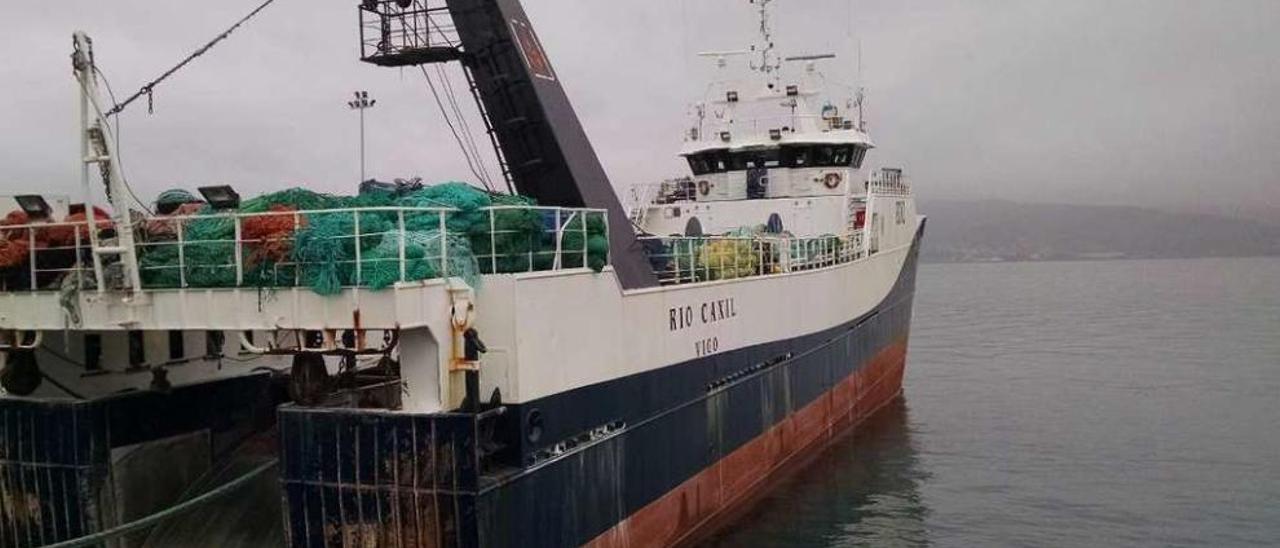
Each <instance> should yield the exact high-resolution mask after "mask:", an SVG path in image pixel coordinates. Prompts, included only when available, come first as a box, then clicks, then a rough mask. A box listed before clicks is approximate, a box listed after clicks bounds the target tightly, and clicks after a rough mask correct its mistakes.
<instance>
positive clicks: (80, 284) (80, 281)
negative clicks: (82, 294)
mask: <svg viewBox="0 0 1280 548" xmlns="http://www.w3.org/2000/svg"><path fill="white" fill-rule="evenodd" d="M71 230H72V231H73V232H75V235H76V236H75V257H76V262H75V265H76V290H81V289H84V261H83V258H82V257H81V250H80V246H81V245H83V244H82V243H81V242H80V228H79V227H77V226H76V225H74V224H72V225H71Z"/></svg>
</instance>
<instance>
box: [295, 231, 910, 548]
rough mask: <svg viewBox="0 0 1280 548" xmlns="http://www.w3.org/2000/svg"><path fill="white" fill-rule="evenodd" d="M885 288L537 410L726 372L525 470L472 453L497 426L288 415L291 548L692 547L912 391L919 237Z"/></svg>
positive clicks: (464, 419)
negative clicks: (789, 330) (797, 327)
mask: <svg viewBox="0 0 1280 548" xmlns="http://www.w3.org/2000/svg"><path fill="white" fill-rule="evenodd" d="M922 233H923V226H921V230H920V232H919V233H918V234H917V238H916V239H915V244H914V245H912V246H911V250H910V252H909V253H908V256H907V258H906V260H905V261H903V263H902V268H901V269H900V270H899V272H898V278H897V280H896V282H895V283H893V287H892V289H891V290H890V291H889V292H888V294H887V296H886V297H885V298H884V299H883V300H882V301H881V302H880V303H879V304H878V305H877V306H875V307H874V308H873V309H871V310H869V311H865V312H864V313H862V314H859V315H858V316H857V317H855V318H852V319H850V320H848V321H846V322H844V323H841V324H840V325H837V326H834V327H831V328H828V329H824V330H822V331H820V332H817V333H812V334H808V335H804V336H801V337H795V338H789V339H784V340H776V341H770V342H766V343H762V344H757V345H753V346H749V347H745V348H738V349H735V350H732V351H728V352H725V353H721V354H717V355H714V356H708V357H705V358H700V359H695V360H691V361H688V362H684V363H681V364H677V365H672V366H669V367H665V368H660V369H657V370H653V371H649V372H646V373H643V374H639V375H631V376H627V377H623V378H619V379H615V380H612V381H608V382H605V383H599V384H595V385H592V386H590V387H584V388H580V389H576V390H572V391H568V392H565V393H562V394H556V395H554V396H551V397H547V398H542V399H539V400H535V401H531V402H526V403H518V404H508V405H507V406H506V408H505V409H504V411H505V412H504V413H503V415H502V417H527V416H528V413H529V410H530V409H531V408H535V407H536V408H539V409H543V410H546V409H553V410H557V411H556V412H557V413H559V414H563V413H566V412H571V410H572V409H574V408H577V409H580V410H583V411H582V412H583V413H586V412H588V411H587V410H590V409H593V408H598V407H601V406H602V404H601V402H604V401H609V400H613V401H614V402H616V401H618V400H628V401H634V400H637V399H644V398H645V393H647V392H649V391H650V390H651V389H652V387H655V386H656V387H664V386H666V387H673V388H674V387H685V388H687V386H685V385H687V384H688V383H689V382H700V383H703V382H705V381H703V380H695V379H701V378H703V377H700V376H699V375H697V374H694V372H696V371H706V370H708V369H715V370H721V371H723V370H725V365H726V364H736V365H737V366H740V367H737V368H736V370H735V369H734V368H729V369H730V370H735V371H736V372H733V373H731V374H729V375H728V376H726V377H724V378H721V379H718V380H716V381H715V382H712V383H707V384H700V386H699V390H698V392H699V393H700V395H699V396H698V397H695V398H692V399H688V400H686V401H683V402H681V403H679V404H676V405H671V406H665V407H663V408H661V409H657V410H654V411H653V412H651V413H649V414H647V416H645V417H644V418H642V419H640V420H636V421H632V422H628V423H626V424H625V425H620V426H619V427H618V428H617V429H616V430H611V431H608V432H600V433H599V435H598V436H593V437H591V439H584V440H582V441H581V442H580V443H576V444H572V445H571V446H568V447H560V448H557V450H556V451H555V452H554V454H552V455H551V456H549V457H547V456H544V458H541V459H539V460H537V461H536V462H534V463H532V464H529V463H524V464H523V465H520V466H508V467H496V466H492V465H486V463H485V462H484V460H483V459H481V458H479V457H477V456H476V454H477V452H478V451H477V450H478V448H480V447H482V446H483V445H484V444H485V440H487V439H490V437H492V436H493V434H491V432H494V431H497V432H499V434H498V436H497V437H499V438H501V434H500V433H501V431H502V428H503V426H502V425H503V423H504V419H503V418H502V417H497V418H492V417H490V418H485V417H477V416H475V415H461V414H410V413H393V412H374V411H367V410H343V409H301V408H286V409H283V410H282V411H281V420H280V424H281V436H282V439H281V445H282V447H283V448H284V449H285V454H284V463H283V464H284V466H283V480H282V486H283V488H284V502H285V511H286V514H287V516H288V518H287V520H286V521H287V526H288V531H287V536H288V538H289V540H290V543H291V545H293V546H348V545H361V546H365V545H377V546H406V547H408V546H579V545H590V546H599V547H619V546H621V547H641V546H666V545H671V544H679V543H684V542H689V541H691V540H694V539H696V538H698V537H699V536H700V535H702V534H705V533H707V532H709V531H711V530H713V529H714V528H715V527H716V526H717V525H719V524H722V523H723V522H724V519H725V518H726V517H727V516H730V515H732V514H733V513H734V512H735V511H736V510H740V509H742V508H745V507H747V506H749V504H750V502H751V501H752V500H753V497H754V496H755V495H757V494H759V493H761V492H763V491H764V490H766V489H767V487H768V486H769V485H770V481H769V480H770V479H771V478H774V477H777V476H778V475H779V473H781V472H786V471H789V470H790V469H793V468H794V467H797V466H799V465H801V464H802V463H803V462H804V461H805V460H806V459H807V458H809V457H812V456H814V455H815V454H816V453H818V452H819V451H820V450H821V449H822V448H823V447H825V446H826V445H827V444H828V443H830V442H831V441H833V440H835V439H836V438H838V437H840V436H841V435H842V434H844V433H846V432H848V431H850V430H852V429H854V428H856V426H857V425H858V424H860V423H861V422H862V421H864V420H865V419H866V418H868V417H870V416H871V415H872V414H874V413H875V412H876V411H877V410H878V409H880V408H881V407H883V406H884V405H885V404H887V403H889V402H891V401H893V399H895V398H896V397H898V396H899V394H900V393H901V390H902V378H903V373H904V368H905V357H906V349H907V341H908V336H909V332H910V324H911V306H912V298H913V295H914V285H915V283H914V282H915V268H916V255H917V249H918V244H919V235H920V234H922Z"/></svg>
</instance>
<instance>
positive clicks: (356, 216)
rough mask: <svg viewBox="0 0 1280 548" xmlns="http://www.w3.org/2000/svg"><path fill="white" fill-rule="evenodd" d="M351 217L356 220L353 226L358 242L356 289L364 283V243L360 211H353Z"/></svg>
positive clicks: (356, 242)
mask: <svg viewBox="0 0 1280 548" xmlns="http://www.w3.org/2000/svg"><path fill="white" fill-rule="evenodd" d="M351 216H352V218H353V220H354V225H353V226H354V232H355V233H356V241H355V244H356V280H355V282H356V287H360V284H361V283H362V282H363V281H364V277H363V276H362V274H363V273H364V263H363V262H362V261H361V260H360V244H361V243H362V242H361V241H360V210H359V209H356V210H355V211H352V212H351Z"/></svg>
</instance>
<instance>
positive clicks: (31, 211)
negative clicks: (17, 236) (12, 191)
mask: <svg viewBox="0 0 1280 548" xmlns="http://www.w3.org/2000/svg"><path fill="white" fill-rule="evenodd" d="M13 200H14V201H16V202H18V207H20V208H22V212H23V213H26V214H27V218H28V219H31V220H32V221H44V220H46V219H48V218H49V215H50V214H52V213H53V209H52V208H50V207H49V202H47V201H45V199H44V196H37V195H34V194H29V195H25V196H14V197H13Z"/></svg>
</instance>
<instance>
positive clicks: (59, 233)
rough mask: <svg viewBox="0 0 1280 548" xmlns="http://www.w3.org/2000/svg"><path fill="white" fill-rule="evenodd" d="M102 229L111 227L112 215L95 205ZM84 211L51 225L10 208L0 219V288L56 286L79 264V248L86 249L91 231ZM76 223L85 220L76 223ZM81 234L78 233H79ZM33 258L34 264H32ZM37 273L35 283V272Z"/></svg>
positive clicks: (98, 223)
mask: <svg viewBox="0 0 1280 548" xmlns="http://www.w3.org/2000/svg"><path fill="white" fill-rule="evenodd" d="M94 217H95V218H96V219H97V225H98V229H99V231H106V230H108V229H109V228H110V227H111V222H110V215H108V214H107V212H105V211H103V210H101V209H97V208H94ZM86 219H87V215H86V214H85V213H83V212H80V213H73V214H70V215H68V216H66V217H65V218H63V219H61V220H60V221H58V224H55V225H52V226H39V225H40V224H42V223H34V222H33V221H32V220H31V219H30V218H29V217H28V216H27V214H26V213H24V212H22V211H11V212H9V213H8V214H7V215H5V217H4V218H3V219H0V288H2V289H5V290H19V289H31V288H32V287H33V285H34V286H35V287H37V288H41V287H48V286H50V285H56V284H57V283H58V282H59V281H60V280H59V278H60V277H61V276H63V275H65V274H66V272H68V271H69V270H71V269H72V268H73V267H74V266H75V263H76V257H77V252H76V250H77V247H79V248H80V249H84V248H87V247H88V245H89V230H88V226H87V223H85V220H86ZM73 223H84V224H81V225H80V226H78V227H77V226H76V225H75V224H73ZM77 233H78V234H77ZM33 261H34V264H33ZM33 273H34V275H35V277H36V279H35V283H34V284H33V283H32V282H33V280H32V279H31V278H32V275H33Z"/></svg>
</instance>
